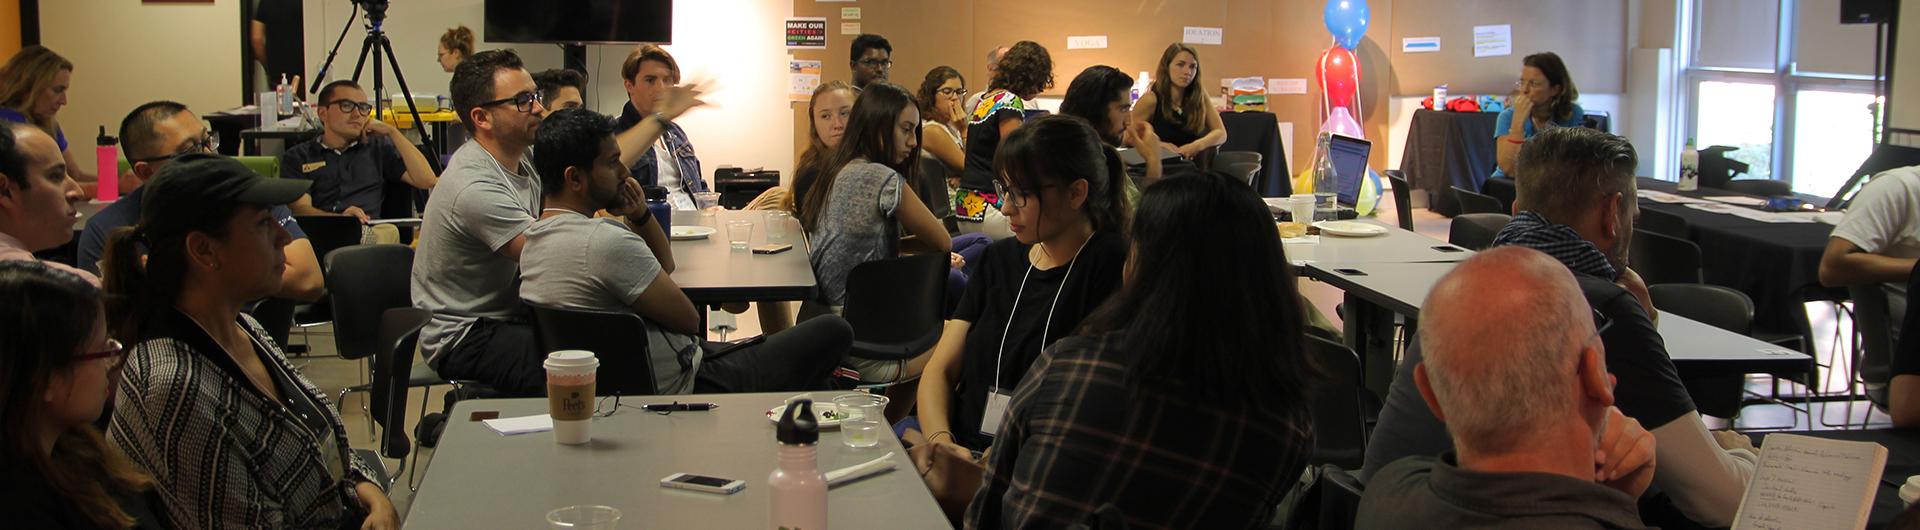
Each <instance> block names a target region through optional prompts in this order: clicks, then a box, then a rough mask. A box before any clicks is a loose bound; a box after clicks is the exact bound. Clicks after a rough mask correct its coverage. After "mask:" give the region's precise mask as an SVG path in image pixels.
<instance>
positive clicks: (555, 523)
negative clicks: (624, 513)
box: [547, 504, 620, 530]
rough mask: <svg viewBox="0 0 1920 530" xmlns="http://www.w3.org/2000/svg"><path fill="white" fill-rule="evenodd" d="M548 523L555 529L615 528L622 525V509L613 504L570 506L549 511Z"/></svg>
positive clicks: (597, 529) (601, 529)
mask: <svg viewBox="0 0 1920 530" xmlns="http://www.w3.org/2000/svg"><path fill="white" fill-rule="evenodd" d="M547 525H548V526H549V527H551V528H553V530H614V529H615V528H619V527H620V510H619V509H616V508H614V507H612V506H599V505H586V504H583V505H578V506H568V507H565V508H560V509H557V510H554V511H551V512H547Z"/></svg>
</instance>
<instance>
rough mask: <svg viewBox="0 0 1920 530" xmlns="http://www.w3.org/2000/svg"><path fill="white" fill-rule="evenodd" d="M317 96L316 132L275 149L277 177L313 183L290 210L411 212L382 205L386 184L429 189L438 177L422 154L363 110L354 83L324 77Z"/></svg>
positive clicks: (359, 214)
mask: <svg viewBox="0 0 1920 530" xmlns="http://www.w3.org/2000/svg"><path fill="white" fill-rule="evenodd" d="M319 101H320V104H319V105H318V110H317V112H316V113H317V114H318V115H319V116H320V124H321V132H320V137H319V138H315V139H313V141H310V142H305V143H301V144H300V145H296V146H293V148H291V149H288V150H287V152H285V153H282V154H281V155H280V176H281V177H285V178H297V179H306V180H311V181H313V188H312V189H311V190H310V191H308V192H307V194H306V195H303V196H301V197H300V200H297V201H294V203H293V204H292V208H293V212H294V213H296V214H300V215H344V216H351V217H353V218H356V219H359V220H360V222H362V223H365V222H367V221H368V220H371V219H383V218H386V217H408V216H410V214H411V213H412V212H410V211H403V212H387V211H384V209H383V208H382V206H383V205H385V204H386V198H387V193H386V191H387V186H388V185H389V184H397V183H405V184H406V185H408V186H412V187H414V188H416V189H422V190H428V189H433V185H434V183H435V182H438V181H439V180H440V177H439V176H438V175H435V174H434V172H433V166H431V165H428V164H427V157H426V155H423V154H420V149H419V148H417V147H414V146H413V141H412V140H408V139H407V136H406V135H405V134H402V133H401V132H400V130H399V129H396V128H394V127H393V126H392V125H389V124H387V122H385V121H380V120H374V119H371V118H370V117H369V116H368V113H369V112H372V111H373V104H372V103H369V102H368V101H367V93H366V92H365V91H363V90H361V89H360V85H359V84H358V83H354V82H353V81H348V80H340V81H334V82H332V83H327V86H326V87H325V88H321V89H320V94H319ZM388 214H391V215H388Z"/></svg>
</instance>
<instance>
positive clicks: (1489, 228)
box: [1447, 213, 1513, 251]
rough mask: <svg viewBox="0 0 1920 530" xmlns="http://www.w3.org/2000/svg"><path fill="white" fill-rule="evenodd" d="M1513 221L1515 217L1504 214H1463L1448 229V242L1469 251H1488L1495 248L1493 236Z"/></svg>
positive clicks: (1454, 219)
mask: <svg viewBox="0 0 1920 530" xmlns="http://www.w3.org/2000/svg"><path fill="white" fill-rule="evenodd" d="M1511 221H1513V216H1511V215H1507V214H1504V213H1469V214H1461V215H1459V216H1456V217H1454V218H1453V224H1452V225H1451V226H1448V227H1447V242H1448V243H1452V244H1454V245H1455V246H1459V247H1463V248H1466V249H1467V250H1474V251H1480V250H1486V249H1487V248H1488V247H1492V246H1493V236H1496V235H1499V234H1500V229H1502V228H1506V227H1507V223H1508V222H1511Z"/></svg>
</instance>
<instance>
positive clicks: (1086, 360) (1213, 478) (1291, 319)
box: [966, 173, 1315, 528]
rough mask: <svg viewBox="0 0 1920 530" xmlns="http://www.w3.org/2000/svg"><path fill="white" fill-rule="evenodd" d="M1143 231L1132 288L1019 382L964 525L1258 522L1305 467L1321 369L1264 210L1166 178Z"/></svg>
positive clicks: (1247, 197)
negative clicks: (1311, 402) (1311, 399)
mask: <svg viewBox="0 0 1920 530" xmlns="http://www.w3.org/2000/svg"><path fill="white" fill-rule="evenodd" d="M1196 226H1205V227H1206V229H1204V230H1195V229H1194V228H1193V227H1196ZM1132 227H1133V228H1132V236H1133V249H1132V252H1131V253H1130V254H1129V255H1130V258H1129V259H1128V261H1127V272H1126V281H1125V283H1124V285H1123V286H1122V287H1121V288H1120V290H1119V292H1118V293H1115V294H1114V295H1113V296H1112V297H1109V298H1108V299H1107V300H1106V303H1105V304H1103V305H1101V306H1100V309H1099V310H1098V311H1095V312H1094V314H1093V315H1091V316H1088V317H1087V320H1086V323H1085V324H1084V326H1083V327H1082V328H1081V330H1080V332H1079V335H1078V336H1075V337H1071V338H1066V339H1062V340H1060V341H1059V342H1056V343H1054V344H1053V346H1051V347H1048V348H1047V350H1046V352H1045V353H1044V354H1042V355H1041V356H1040V358H1039V359H1038V360H1037V361H1035V362H1034V363H1033V367H1032V368H1030V369H1028V371H1027V376H1026V378H1025V379H1022V380H1021V381H1020V383H1019V386H1018V388H1017V389H1016V390H1014V392H1013V394H1012V398H1011V403H1010V404H1009V405H1008V408H1007V412H1006V417H1007V420H1006V423H1005V424H1004V425H1002V426H1001V427H1000V434H999V437H998V438H996V439H995V440H994V442H993V451H992V452H991V456H990V457H989V459H988V462H987V466H988V468H989V469H990V470H991V473H989V474H988V476H990V477H992V480H990V481H986V482H984V483H983V484H982V485H981V487H980V491H979V492H978V493H977V494H976V495H974V497H973V503H972V505H970V506H969V507H968V510H967V525H966V526H967V528H1041V527H1048V528H1052V527H1067V526H1070V525H1075V524H1081V523H1086V522H1089V521H1093V522H1096V523H1098V522H1101V521H1108V520H1110V519H1113V518H1118V519H1121V520H1122V521H1123V522H1124V523H1125V524H1124V525H1123V526H1127V527H1132V528H1160V527H1181V528H1256V527H1261V526H1264V525H1265V524H1266V523H1267V521H1268V519H1269V517H1270V516H1271V515H1272V511H1273V507H1274V506H1275V505H1276V504H1277V503H1279V501H1280V498H1281V497H1282V496H1284V495H1285V494H1286V493H1287V490H1288V489H1289V488H1290V487H1291V486H1292V485H1293V484H1294V483H1295V482H1297V481H1298V479H1299V477H1300V472H1301V470H1303V469H1305V467H1306V464H1307V457H1308V456H1309V455H1310V454H1311V452H1312V448H1313V425H1312V420H1311V414H1310V413H1309V411H1308V408H1307V406H1308V405H1307V396H1308V390H1309V387H1310V386H1311V385H1312V381H1313V380H1314V378H1315V374H1314V372H1315V370H1314V368H1313V365H1312V363H1311V362H1310V361H1309V360H1308V358H1307V356H1306V351H1305V350H1306V343H1305V340H1304V339H1305V335H1304V334H1303V331H1304V330H1303V324H1302V322H1303V319H1302V318H1301V317H1300V310H1301V306H1300V303H1299V301H1298V298H1297V297H1298V294H1297V292H1296V288H1295V284H1294V275H1293V268H1292V267H1291V266H1290V265H1288V262H1287V259H1286V256H1285V254H1284V252H1283V250H1282V249H1281V245H1280V237H1279V234H1278V233H1276V232H1274V230H1273V217H1272V215H1270V214H1269V213H1268V211H1267V208H1266V205H1265V204H1263V203H1261V202H1260V198H1259V197H1258V196H1256V195H1255V194H1254V192H1253V190H1251V189H1248V188H1247V185H1246V184H1245V183H1244V182H1241V181H1239V180H1238V179H1234V178H1232V177H1230V176H1227V175H1224V174H1220V173H1206V174H1200V175H1193V176H1190V177H1181V178H1177V179H1167V180H1165V181H1162V182H1160V183H1159V184H1155V185H1154V186H1153V187H1151V188H1147V190H1146V197H1145V198H1144V200H1143V201H1141V208H1140V212H1139V213H1138V215H1136V216H1135V217H1134V220H1133V225H1132ZM1223 330H1231V331H1230V332H1222V331H1223ZM1107 506H1112V507H1117V508H1119V510H1117V513H1103V512H1107V510H1105V509H1104V507H1107Z"/></svg>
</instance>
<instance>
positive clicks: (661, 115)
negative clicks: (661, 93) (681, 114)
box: [653, 112, 673, 127]
mask: <svg viewBox="0 0 1920 530" xmlns="http://www.w3.org/2000/svg"><path fill="white" fill-rule="evenodd" d="M653 119H655V120H659V121H660V126H661V127H667V126H670V125H673V118H668V117H667V113H665V112H655V113H653Z"/></svg>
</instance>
